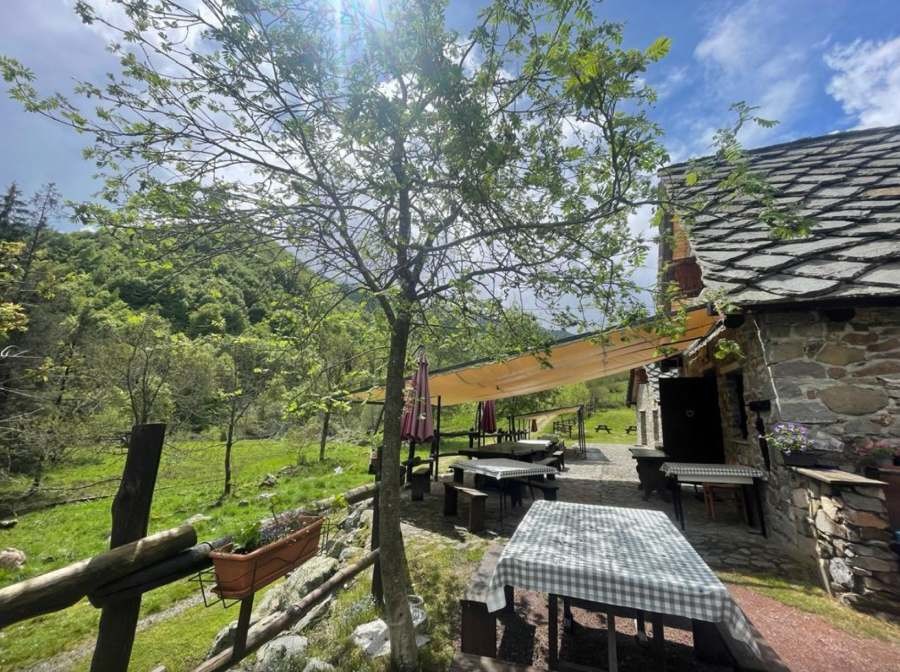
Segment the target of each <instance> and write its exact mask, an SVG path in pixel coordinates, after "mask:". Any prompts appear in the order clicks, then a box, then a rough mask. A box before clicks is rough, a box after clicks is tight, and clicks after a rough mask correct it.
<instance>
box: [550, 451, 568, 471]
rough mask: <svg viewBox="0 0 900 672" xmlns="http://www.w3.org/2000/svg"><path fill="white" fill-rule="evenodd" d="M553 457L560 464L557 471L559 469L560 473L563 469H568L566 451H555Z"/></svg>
mask: <svg viewBox="0 0 900 672" xmlns="http://www.w3.org/2000/svg"><path fill="white" fill-rule="evenodd" d="M551 456H552V457H555V458H556V461H557V463H558V466H557V469H559V471H562V470H563V469H565V468H566V451H565V450H562V449H559V450H554V451H553V453H552V455H551Z"/></svg>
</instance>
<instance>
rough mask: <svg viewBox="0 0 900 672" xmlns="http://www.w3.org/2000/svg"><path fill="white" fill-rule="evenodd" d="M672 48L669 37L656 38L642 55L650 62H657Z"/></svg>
mask: <svg viewBox="0 0 900 672" xmlns="http://www.w3.org/2000/svg"><path fill="white" fill-rule="evenodd" d="M671 48H672V39H671V38H669V37H658V38H656V39H655V40H654V41H653V44H651V45H650V46H649V47H647V50H646V51H645V52H644V54H645V55H646V56H647V58H649V59H650V60H651V61H659V60H661V59H663V58H665V57H666V55H667V54H668V53H669V50H670V49H671Z"/></svg>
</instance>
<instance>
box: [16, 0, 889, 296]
mask: <svg viewBox="0 0 900 672" xmlns="http://www.w3.org/2000/svg"><path fill="white" fill-rule="evenodd" d="M189 1H194V0H189ZM104 2H105V0H96V1H95V3H94V4H95V5H102V4H104ZM73 4H74V0H27V1H25V0H19V1H18V2H8V3H5V6H4V12H3V21H2V23H0V53H4V54H6V55H9V56H13V57H15V58H17V59H19V60H20V61H22V62H23V63H24V64H26V65H27V66H29V67H30V68H31V69H32V70H34V72H35V74H36V75H37V77H38V83H39V87H40V88H41V90H44V91H47V90H51V89H54V90H63V91H66V90H69V89H70V88H71V85H72V81H73V79H74V78H76V77H79V78H86V79H92V80H98V79H100V78H101V77H103V75H104V73H105V72H106V71H108V70H110V69H115V65H116V64H115V62H114V61H113V60H112V59H111V57H110V55H109V54H108V53H107V52H106V51H105V44H106V41H107V39H108V36H107V35H104V34H103V32H102V30H101V29H100V28H98V27H96V26H92V27H89V26H85V25H83V24H82V23H81V22H80V21H79V20H78V18H77V17H76V16H75V15H74V13H73V12H72V5H73ZM482 5H483V3H482V2H478V1H473V0H452V2H451V6H450V10H449V12H448V16H449V20H450V22H451V24H452V25H453V26H454V27H456V28H457V29H460V30H461V31H462V30H464V29H465V28H466V26H467V25H468V24H469V23H470V22H471V21H472V18H473V17H474V16H475V14H476V12H477V10H478V8H479V7H481V6H482ZM596 14H597V16H598V17H599V18H604V19H609V20H614V21H621V22H624V23H625V24H626V28H625V40H626V43H627V45H628V46H634V47H645V46H647V45H649V44H650V43H651V42H652V41H653V40H654V39H656V38H657V37H659V36H661V35H666V36H668V37H670V38H671V39H672V51H671V53H670V55H669V57H668V58H666V59H665V60H664V61H662V62H661V63H659V64H658V65H657V66H655V67H654V68H653V69H652V70H651V71H650V72H648V73H647V81H648V82H649V83H650V84H652V85H654V86H655V87H656V88H657V89H658V92H659V96H660V99H659V102H658V104H657V106H656V109H655V111H654V115H655V117H656V120H657V121H658V122H659V123H660V124H661V125H662V126H663V128H664V129H665V133H666V136H665V142H666V145H667V147H668V149H669V151H670V154H671V156H672V158H673V160H675V161H679V160H683V159H686V158H688V157H690V156H696V155H699V154H703V153H706V151H707V150H708V149H709V143H710V139H711V136H712V133H713V132H714V130H715V129H716V128H718V127H720V126H721V125H723V124H724V123H727V122H728V121H729V120H730V119H731V116H730V115H729V113H728V106H729V105H730V104H731V103H732V102H734V101H737V100H746V101H747V102H749V103H751V104H754V105H759V106H760V107H761V108H762V109H761V111H760V114H761V115H762V116H766V117H770V118H774V119H778V120H779V121H780V122H781V123H780V124H779V125H778V126H776V127H775V128H774V129H771V130H763V129H751V130H750V131H749V132H748V133H747V134H745V137H744V142H745V144H747V145H748V146H761V145H766V144H773V143H777V142H784V141H787V140H792V139H796V138H801V137H805V136H812V135H821V134H825V133H830V132H833V131H840V130H847V129H852V128H861V127H872V126H883V125H891V124H900V0H736V1H733V2H724V1H715V2H714V1H711V0H710V1H703V0H608V1H607V2H603V3H597V7H596ZM0 129H2V135H0V147H2V161H0V186H2V185H6V184H8V183H9V182H11V181H13V180H16V181H18V182H19V183H20V185H21V186H22V187H24V188H25V189H26V190H28V191H31V190H34V189H36V188H37V187H39V186H40V185H41V184H42V183H44V182H47V181H55V182H56V183H57V185H58V186H59V187H60V189H61V191H62V192H63V195H64V196H65V197H67V198H70V199H76V200H77V199H86V198H89V197H90V196H91V194H92V193H94V192H95V191H96V190H97V187H98V185H97V184H96V183H95V182H94V181H93V180H92V178H91V173H92V166H91V165H90V164H88V163H86V162H84V161H83V160H82V159H81V154H80V152H81V148H82V147H83V145H84V144H85V142H86V138H83V137H79V136H78V135H75V134H73V133H72V132H71V131H70V130H69V129H66V128H63V127H61V126H57V125H55V124H54V123H52V122H50V121H48V120H45V119H42V118H40V117H37V116H35V115H29V114H28V113H26V112H24V111H22V110H21V108H20V107H19V106H18V105H17V104H15V103H13V102H11V101H9V100H8V99H7V98H6V97H5V96H3V97H2V98H0ZM648 218H649V213H648V212H639V213H636V214H635V216H634V217H633V227H634V228H635V229H636V230H645V229H646V226H647V224H646V222H647V220H648ZM654 268H655V260H653V259H651V260H650V261H649V263H648V265H647V267H646V269H645V271H644V272H643V273H642V276H644V278H643V280H645V281H646V282H647V283H650V284H652V280H653V275H654V271H653V269H654Z"/></svg>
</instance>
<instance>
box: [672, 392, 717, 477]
mask: <svg viewBox="0 0 900 672" xmlns="http://www.w3.org/2000/svg"><path fill="white" fill-rule="evenodd" d="M659 405H660V415H661V418H662V434H663V450H664V451H665V452H666V454H667V455H669V456H670V457H671V458H672V459H673V460H674V461H678V462H713V463H722V462H724V461H725V451H724V448H723V444H722V419H721V417H720V415H719V395H718V390H717V389H716V379H715V378H714V377H712V376H706V377H703V378H661V379H660V381H659Z"/></svg>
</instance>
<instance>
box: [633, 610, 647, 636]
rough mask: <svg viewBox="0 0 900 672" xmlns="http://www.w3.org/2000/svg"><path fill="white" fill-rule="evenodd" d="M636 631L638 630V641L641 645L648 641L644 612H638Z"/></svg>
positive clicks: (635, 620) (635, 618)
mask: <svg viewBox="0 0 900 672" xmlns="http://www.w3.org/2000/svg"><path fill="white" fill-rule="evenodd" d="M634 629H635V630H637V640H638V641H639V642H641V643H643V642H645V641H647V625H646V623H644V612H643V611H640V610H638V612H637V614H636V615H635V617H634Z"/></svg>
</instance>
